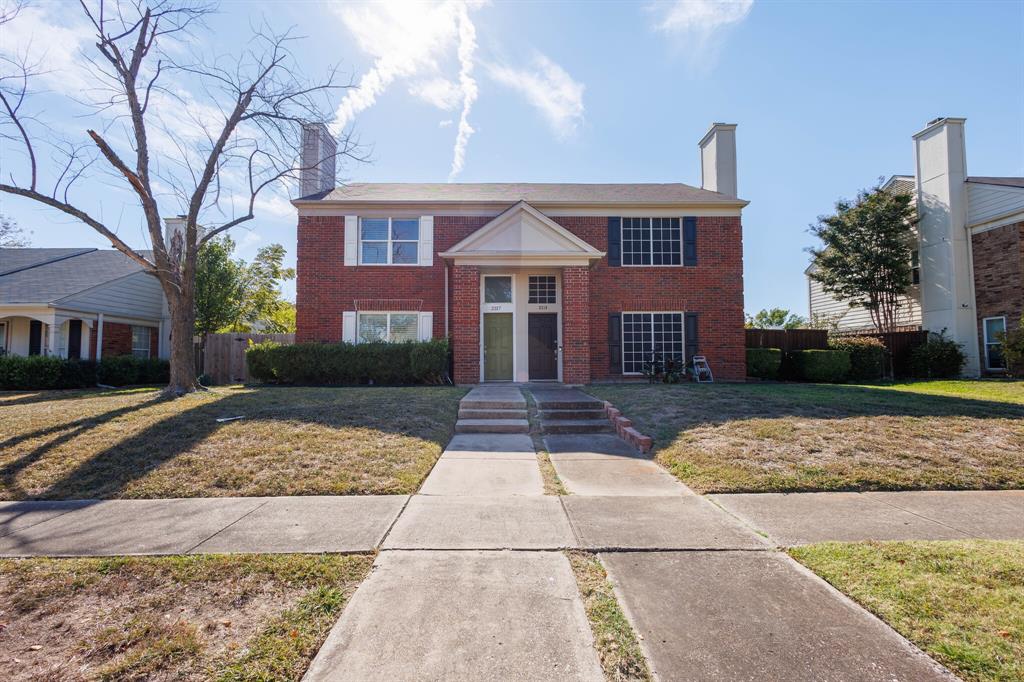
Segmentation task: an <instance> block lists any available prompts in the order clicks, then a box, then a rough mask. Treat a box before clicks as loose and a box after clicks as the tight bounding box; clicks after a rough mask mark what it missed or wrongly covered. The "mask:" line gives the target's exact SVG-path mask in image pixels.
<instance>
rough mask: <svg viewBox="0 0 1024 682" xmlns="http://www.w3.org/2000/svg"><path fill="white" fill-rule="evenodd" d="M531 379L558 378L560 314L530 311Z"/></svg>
mask: <svg viewBox="0 0 1024 682" xmlns="http://www.w3.org/2000/svg"><path fill="white" fill-rule="evenodd" d="M527 326H528V328H529V334H530V380H531V381H541V380H544V379H548V380H550V379H557V378H558V314H557V313H530V314H529V320H528V323H527Z"/></svg>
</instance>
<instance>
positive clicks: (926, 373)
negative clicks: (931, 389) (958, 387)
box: [910, 331, 967, 379]
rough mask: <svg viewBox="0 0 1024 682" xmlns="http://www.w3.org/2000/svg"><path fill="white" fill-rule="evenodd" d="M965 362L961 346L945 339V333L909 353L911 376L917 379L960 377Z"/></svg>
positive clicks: (935, 336) (932, 337)
mask: <svg viewBox="0 0 1024 682" xmlns="http://www.w3.org/2000/svg"><path fill="white" fill-rule="evenodd" d="M965 362H967V356H966V355H964V350H963V346H961V345H960V344H959V343H957V342H956V341H954V340H953V339H947V338H946V334H945V331H942V332H940V333H939V334H933V335H932V336H930V337H929V338H928V341H927V342H925V343H923V344H921V345H920V346H918V347H917V348H915V349H914V350H912V351H910V371H911V375H912V376H914V377H916V378H919V379H948V378H952V377H958V376H960V370H961V369H963V366H964V363H965Z"/></svg>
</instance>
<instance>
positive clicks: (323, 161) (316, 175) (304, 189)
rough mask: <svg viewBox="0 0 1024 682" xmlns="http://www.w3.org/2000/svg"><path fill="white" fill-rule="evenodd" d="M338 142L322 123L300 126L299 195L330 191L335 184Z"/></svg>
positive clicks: (304, 195)
mask: <svg viewBox="0 0 1024 682" xmlns="http://www.w3.org/2000/svg"><path fill="white" fill-rule="evenodd" d="M337 153H338V143H337V142H335V141H334V138H333V137H332V136H331V132H330V131H329V130H328V129H327V126H326V125H324V124H323V123H307V124H305V125H303V126H302V153H301V154H300V158H299V164H300V170H299V196H303V197H308V196H309V195H311V194H321V193H324V192H330V191H331V190H332V189H334V186H335V172H336V171H335V161H336V159H337Z"/></svg>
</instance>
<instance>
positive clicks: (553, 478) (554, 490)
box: [523, 389, 569, 495]
mask: <svg viewBox="0 0 1024 682" xmlns="http://www.w3.org/2000/svg"><path fill="white" fill-rule="evenodd" d="M523 397H525V398H526V409H527V413H526V414H527V418H528V419H529V420H530V440H532V441H533V449H534V450H536V451H537V466H538V467H540V475H541V479H542V480H543V481H544V494H545V495H568V494H569V491H568V490H566V489H565V486H564V485H562V479H560V478H559V477H558V472H557V471H555V465H554V464H552V463H551V455H549V454H548V451H547V446H546V445H544V435H543V432H542V430H541V426H540V412H539V411H538V410H537V401H536V399H535V398H534V397H533V393H532V392H531V391H530V389H524V390H523Z"/></svg>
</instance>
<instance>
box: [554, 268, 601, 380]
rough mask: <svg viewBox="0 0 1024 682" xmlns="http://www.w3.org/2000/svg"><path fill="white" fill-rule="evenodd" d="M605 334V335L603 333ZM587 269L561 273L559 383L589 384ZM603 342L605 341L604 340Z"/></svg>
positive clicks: (589, 352) (565, 269) (588, 293)
mask: <svg viewBox="0 0 1024 682" xmlns="http://www.w3.org/2000/svg"><path fill="white" fill-rule="evenodd" d="M606 334H607V332H606ZM595 341H596V339H592V338H591V324H590V268H583V267H578V268H563V270H562V381H563V382H564V383H567V384H589V383H590V354H591V350H592V349H593V348H594V347H596V346H598V345H600V344H597V343H594V342H595ZM605 342H607V339H605Z"/></svg>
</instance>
